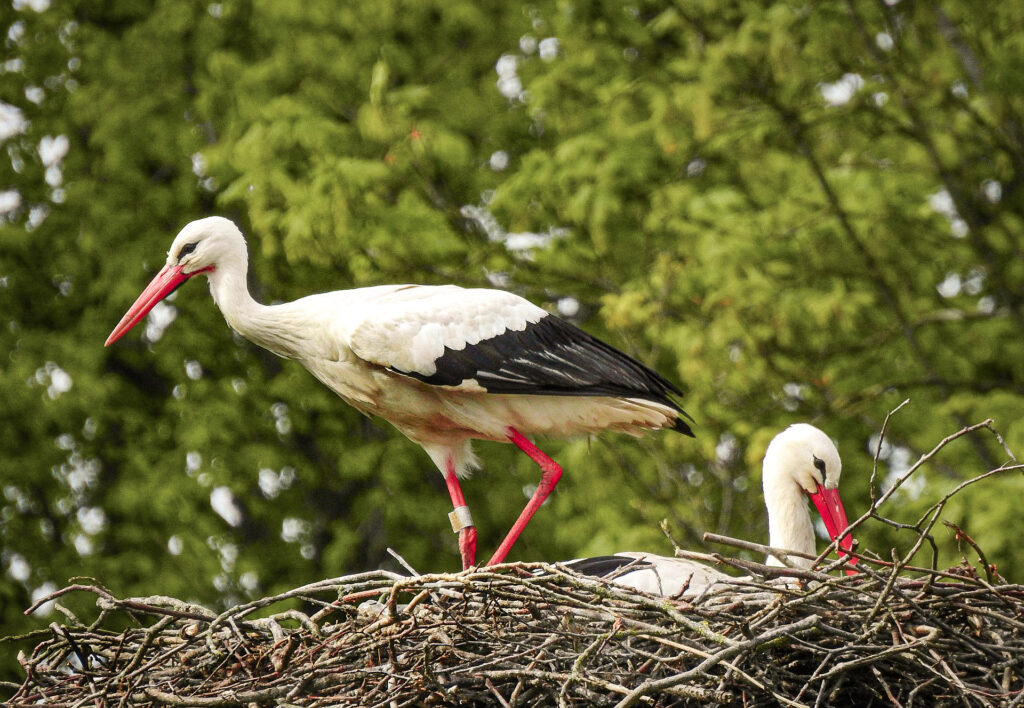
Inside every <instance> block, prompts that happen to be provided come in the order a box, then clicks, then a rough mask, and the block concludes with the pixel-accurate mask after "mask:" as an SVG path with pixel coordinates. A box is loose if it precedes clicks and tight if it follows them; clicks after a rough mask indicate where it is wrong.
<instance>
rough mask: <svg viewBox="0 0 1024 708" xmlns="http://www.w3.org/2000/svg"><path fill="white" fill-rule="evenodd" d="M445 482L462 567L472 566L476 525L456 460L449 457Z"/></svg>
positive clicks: (464, 568) (473, 562)
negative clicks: (467, 502)
mask: <svg viewBox="0 0 1024 708" xmlns="http://www.w3.org/2000/svg"><path fill="white" fill-rule="evenodd" d="M444 481H445V484H447V485H448V494H449V495H450V496H451V498H452V513H451V515H450V516H449V518H450V519H451V522H452V528H453V529H455V530H456V531H457V532H458V534H459V552H460V553H461V554H462V569H463V570H466V569H467V568H470V567H472V566H473V565H475V564H476V526H474V525H473V520H472V519H471V518H470V516H469V507H468V506H466V500H465V498H463V496H462V487H460V486H459V478H458V476H457V475H456V474H455V461H454V460H453V459H452V458H451V457H449V458H448V459H447V461H446V462H445V473H444Z"/></svg>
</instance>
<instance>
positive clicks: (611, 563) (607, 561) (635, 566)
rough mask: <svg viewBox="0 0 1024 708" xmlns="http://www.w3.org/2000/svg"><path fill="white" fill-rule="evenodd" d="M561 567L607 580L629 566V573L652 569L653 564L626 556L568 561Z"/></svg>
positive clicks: (595, 557)
mask: <svg viewBox="0 0 1024 708" xmlns="http://www.w3.org/2000/svg"><path fill="white" fill-rule="evenodd" d="M563 565H565V566H566V567H567V568H572V569H573V570H575V571H576V572H577V573H580V574H581V575H592V576H593V577H595V578H607V577H608V576H609V575H613V574H614V573H616V572H617V571H619V570H621V569H622V568H625V567H626V566H629V569H630V571H633V570H643V569H645V568H653V567H654V564H652V563H648V562H647V561H645V560H641V559H639V558H628V557H626V556H594V557H593V558H581V559H580V560H575V561H570V562H569V563H564V564H563Z"/></svg>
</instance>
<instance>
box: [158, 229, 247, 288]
mask: <svg viewBox="0 0 1024 708" xmlns="http://www.w3.org/2000/svg"><path fill="white" fill-rule="evenodd" d="M229 264H230V266H231V267H233V268H235V269H237V268H238V267H239V265H241V269H242V272H243V273H244V272H245V269H246V268H247V267H248V265H249V258H248V255H247V253H246V249H245V238H244V237H243V236H242V232H241V231H240V230H239V229H238V227H237V226H235V224H234V222H233V221H231V220H230V219H225V218H224V217H223V216H208V217H206V218H205V219H197V220H195V221H192V222H190V223H188V224H186V225H185V228H183V229H182V230H181V231H179V232H178V235H177V236H175V237H174V241H172V242H171V248H170V250H168V251H167V266H168V267H170V268H173V267H175V266H180V267H181V273H182V275H185V276H188V277H191V276H193V275H197V274H198V273H200V272H204V271H207V272H208V271H211V270H215V269H216V268H217V267H218V266H220V267H229Z"/></svg>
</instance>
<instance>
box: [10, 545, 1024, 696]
mask: <svg viewBox="0 0 1024 708" xmlns="http://www.w3.org/2000/svg"><path fill="white" fill-rule="evenodd" d="M776 570H777V569H776ZM889 572H891V571H889ZM802 575H804V579H803V580H802V584H803V585H804V586H805V587H803V588H797V587H795V586H793V585H789V586H779V585H769V584H767V581H754V580H747V581H743V580H738V581H737V582H736V584H735V585H733V586H731V587H729V588H727V589H726V590H724V591H719V592H715V593H714V594H711V595H707V596H705V597H700V598H697V599H696V600H694V601H692V602H690V601H686V600H664V599H661V598H652V597H648V596H644V595H640V594H636V593H633V592H631V591H628V590H624V589H620V588H617V587H615V586H612V585H609V584H607V583H605V582H602V581H597V580H594V579H593V578H587V577H584V576H579V575H575V574H574V573H572V572H571V571H568V570H566V569H564V568H562V567H560V566H557V565H545V564H509V565H505V566H499V567H496V568H487V569H483V570H475V571H474V570H471V571H466V572H463V573H459V574H451V575H424V576H418V577H402V576H396V575H393V574H389V573H384V572H375V573H368V574H363V575H357V576H350V577H344V578H336V579H332V580H326V581H323V582H319V583H315V584H312V585H307V586H304V587H301V588H297V589H295V590H292V591H290V592H287V593H283V594H281V595H277V596H275V597H270V598H266V599H263V600H259V601H257V602H251V603H248V604H245V605H240V606H238V607H235V608H232V609H231V610H229V611H227V612H224V613H222V614H220V615H216V614H214V613H212V612H210V611H208V610H206V609H204V608H202V607H197V606H194V605H190V604H186V603H182V602H179V601H177V600H173V599H171V598H164V597H149V598H132V599H125V600H122V599H118V598H115V597H113V596H112V595H110V594H109V593H108V592H106V591H105V590H103V589H101V588H99V587H95V586H73V587H70V588H66V589H65V590H62V591H60V593H58V595H60V594H63V593H66V592H92V593H95V594H96V595H97V606H98V607H99V610H100V612H99V617H98V618H97V619H96V620H95V621H94V622H92V623H91V624H90V625H88V626H85V625H83V624H81V623H78V622H76V621H72V622H71V623H70V625H65V626H59V625H57V624H56V623H54V624H53V625H51V630H52V636H51V637H50V638H49V639H48V640H46V641H44V642H42V643H41V644H40V645H39V646H38V647H37V648H36V650H35V652H34V653H33V655H32V656H31V657H30V658H23V661H22V664H23V667H24V669H25V671H26V672H27V678H26V680H25V682H24V684H23V685H22V686H20V687H19V688H18V690H17V693H16V694H15V695H14V696H13V699H12V700H11V702H10V704H9V705H12V706H21V705H29V704H36V703H38V702H45V703H46V704H48V705H59V706H71V705H88V704H93V703H96V704H103V705H125V704H139V703H142V704H152V705H191V706H231V705H242V704H270V703H287V704H289V705H303V706H305V705H321V704H331V705H353V706H355V705H359V706H369V705H380V706H387V705H413V704H416V705H418V704H429V703H434V704H471V703H490V704H495V705H506V706H513V705H537V704H539V703H545V704H552V705H554V704H559V705H591V704H609V705H611V704H614V705H619V706H630V705H707V704H715V703H718V704H740V703H742V704H744V705H777V704H783V705H790V706H797V705H807V706H811V705H869V704H872V703H880V704H883V705H936V704H943V703H956V704H962V705H1016V704H1019V703H1020V702H1021V701H1022V700H1024V690H1022V689H1024V683H1022V674H1024V672H1022V668H1024V636H1022V630H1024V618H1022V614H1024V587H1021V586H1016V585H1002V586H993V585H990V584H989V583H987V582H986V581H984V580H982V579H980V578H978V577H974V576H973V575H972V574H967V575H966V576H965V577H961V578H957V577H955V575H954V576H951V575H950V574H949V573H939V572H932V573H926V574H925V576H924V577H922V578H920V579H915V580H905V579H899V580H895V581H894V578H892V577H890V576H889V574H888V572H882V573H874V572H869V573H868V576H870V577H864V576H860V577H849V578H848V577H843V578H836V577H831V576H828V575H825V574H822V573H819V572H817V571H803V572H802ZM295 601H301V602H302V603H303V604H304V606H305V607H307V608H318V609H316V611H315V612H312V613H308V614H307V613H304V612H301V611H299V610H298V609H287V610H283V611H279V612H277V613H275V614H272V615H270V616H268V617H265V618H262V619H252V616H253V615H254V614H256V613H257V612H258V611H259V610H263V609H264V608H270V607H272V606H280V605H282V604H285V605H287V604H295ZM122 613H127V614H128V615H130V616H131V618H133V619H134V620H135V621H136V622H137V626H135V627H133V628H130V629H127V630H124V631H120V632H118V631H112V630H108V629H105V628H104V625H105V623H109V622H112V621H114V619H115V617H117V616H118V615H121V614H122ZM97 702H98V703H97Z"/></svg>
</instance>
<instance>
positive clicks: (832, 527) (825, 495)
mask: <svg viewBox="0 0 1024 708" xmlns="http://www.w3.org/2000/svg"><path fill="white" fill-rule="evenodd" d="M809 496H810V497H811V500H812V501H814V506H816V507H817V508H818V513H819V514H821V520H822V521H824V522H825V528H826V529H827V530H828V536H829V538H831V539H832V540H833V541H835V540H836V539H837V538H839V534H841V533H842V532H843V531H845V530H846V527H847V526H849V522H847V520H846V510H845V509H844V508H843V500H842V499H840V498H839V490H838V489H825V487H824V486H823V485H821V484H819V485H818V491H817V492H815V493H814V494H810V495H809ZM851 548H853V536H851V535H850V534H846V535H845V536H843V537H842V539H841V540H840V541H839V555H840V556H841V557H842V556H845V555H847V553H846V551H849V550H850V549H851ZM856 563H857V559H856V558H852V559H851V560H850V565H855V564H856ZM856 573H857V571H855V570H853V569H852V568H847V569H846V574H847V575H856Z"/></svg>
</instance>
